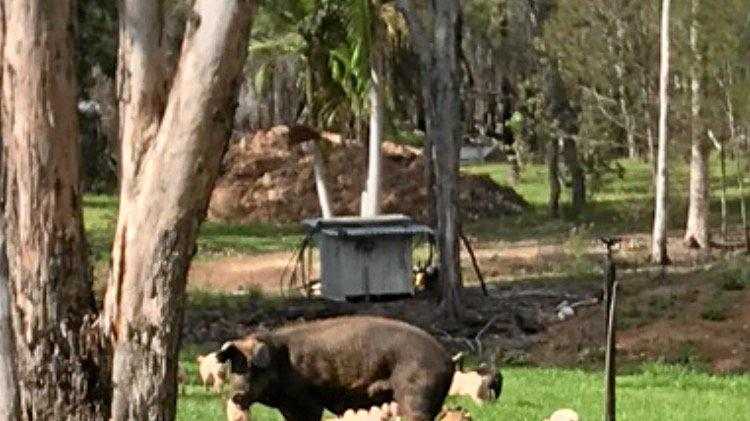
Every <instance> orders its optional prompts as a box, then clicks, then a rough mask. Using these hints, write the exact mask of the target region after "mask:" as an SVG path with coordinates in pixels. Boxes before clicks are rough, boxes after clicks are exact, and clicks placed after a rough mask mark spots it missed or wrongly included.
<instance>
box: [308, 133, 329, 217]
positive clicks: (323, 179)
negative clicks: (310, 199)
mask: <svg viewBox="0 0 750 421" xmlns="http://www.w3.org/2000/svg"><path fill="white" fill-rule="evenodd" d="M310 149H311V150H312V156H313V170H314V172H315V188H316V189H317V191H318V202H319V203H320V212H321V214H322V215H323V218H331V217H333V211H331V199H330V196H328V182H327V180H328V176H327V174H326V166H325V161H324V160H323V153H322V152H321V151H320V145H318V141H317V140H313V141H311V142H310Z"/></svg>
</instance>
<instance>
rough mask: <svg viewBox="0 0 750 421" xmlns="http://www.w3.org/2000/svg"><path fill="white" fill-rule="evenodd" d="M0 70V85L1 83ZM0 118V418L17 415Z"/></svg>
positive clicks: (0, 20)
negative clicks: (6, 250) (6, 251)
mask: <svg viewBox="0 0 750 421" xmlns="http://www.w3.org/2000/svg"><path fill="white" fill-rule="evenodd" d="M4 11H5V4H4V3H0V69H2V68H3V66H2V63H3V50H4V47H5V12H4ZM2 75H3V72H2V70H0V87H2ZM1 133H2V118H0V419H3V420H15V419H18V416H19V412H18V387H17V385H16V367H15V344H14V341H13V324H12V317H11V316H12V313H11V307H10V304H11V300H10V285H9V283H8V256H7V255H6V254H5V164H4V163H3V139H2V135H1Z"/></svg>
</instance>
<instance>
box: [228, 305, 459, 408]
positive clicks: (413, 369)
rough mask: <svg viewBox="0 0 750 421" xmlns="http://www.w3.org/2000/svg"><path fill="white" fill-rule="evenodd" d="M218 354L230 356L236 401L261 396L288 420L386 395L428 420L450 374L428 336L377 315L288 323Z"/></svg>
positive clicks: (446, 359) (368, 403) (243, 403)
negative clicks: (286, 325)
mask: <svg viewBox="0 0 750 421" xmlns="http://www.w3.org/2000/svg"><path fill="white" fill-rule="evenodd" d="M217 357H218V359H219V361H222V362H223V361H230V362H231V371H232V374H233V376H232V377H233V380H232V382H233V392H232V393H233V395H232V399H233V400H234V402H235V403H237V404H238V405H239V406H240V407H242V408H244V409H247V408H248V407H249V406H250V405H251V404H253V403H255V402H258V403H262V404H264V405H268V406H271V407H274V408H277V409H279V410H280V411H281V413H282V414H283V415H284V417H285V418H286V419H287V420H289V421H308V420H315V421H318V420H320V418H321V416H322V414H323V409H328V410H329V411H331V412H333V413H334V414H337V415H342V414H343V413H344V412H345V411H346V410H347V409H349V408H355V409H356V408H370V407H372V406H375V405H382V404H383V403H387V402H391V401H396V402H397V403H398V406H399V412H400V414H401V415H402V416H404V417H405V419H408V420H412V421H432V420H434V419H435V417H436V416H437V415H438V414H439V413H440V410H441V407H442V404H443V400H444V399H445V396H446V394H447V393H448V389H449V388H450V384H451V379H452V377H453V362H452V361H451V358H450V356H449V355H448V353H447V352H446V351H445V349H444V348H443V347H442V346H441V345H440V344H439V343H438V342H437V341H436V340H435V339H434V338H433V337H432V336H430V335H429V334H427V333H426V332H424V331H422V330H420V329H418V328H416V327H414V326H411V325H408V324H406V323H403V322H399V321H395V320H390V319H384V318H379V317H365V316H352V317H340V318H333V319H327V320H322V321H315V322H310V323H300V324H295V325H292V326H288V327H284V328H281V329H278V330H276V331H273V332H270V333H265V334H256V335H251V336H249V337H247V338H244V339H241V340H236V341H231V342H227V343H225V344H224V346H223V347H222V350H221V351H220V352H219V353H218V354H217Z"/></svg>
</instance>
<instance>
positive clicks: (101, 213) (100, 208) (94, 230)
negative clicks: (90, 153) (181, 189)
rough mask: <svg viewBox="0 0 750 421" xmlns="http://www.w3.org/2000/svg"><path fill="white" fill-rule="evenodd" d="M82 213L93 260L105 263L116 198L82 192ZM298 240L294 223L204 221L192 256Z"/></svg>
mask: <svg viewBox="0 0 750 421" xmlns="http://www.w3.org/2000/svg"><path fill="white" fill-rule="evenodd" d="M83 216H84V225H85V226H86V235H87V238H88V241H89V245H90V247H91V254H92V257H93V260H94V262H101V263H106V262H108V260H109V255H110V250H111V248H112V238H113V236H114V232H115V225H116V223H117V198H116V197H115V196H108V195H86V196H85V197H84V201H83ZM301 239H302V230H301V227H299V226H297V225H295V224H270V223H253V224H226V223H221V222H206V223H204V224H203V225H202V226H201V230H200V233H199V234H198V241H197V242H198V253H197V254H196V258H198V259H202V258H212V257H216V256H225V255H235V254H257V253H265V252H272V251H281V250H292V249H294V248H295V246H296V245H297V244H298V243H299V242H300V241H301Z"/></svg>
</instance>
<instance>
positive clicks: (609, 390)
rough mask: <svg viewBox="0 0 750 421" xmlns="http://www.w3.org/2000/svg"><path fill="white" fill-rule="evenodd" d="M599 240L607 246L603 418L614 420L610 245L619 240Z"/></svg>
mask: <svg viewBox="0 0 750 421" xmlns="http://www.w3.org/2000/svg"><path fill="white" fill-rule="evenodd" d="M600 240H601V242H602V243H604V245H605V246H606V247H607V257H606V261H605V267H604V303H605V307H604V320H605V327H606V329H607V346H606V356H605V365H604V377H605V384H604V420H605V421H615V396H616V393H615V387H616V385H615V376H616V374H617V373H616V371H617V369H616V356H617V350H616V348H615V341H616V337H615V327H616V318H615V306H616V300H617V287H618V285H619V282H617V281H616V280H615V279H616V276H617V268H616V266H615V261H614V259H613V258H612V247H613V246H614V245H615V244H617V243H619V242H620V239H619V238H600Z"/></svg>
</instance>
